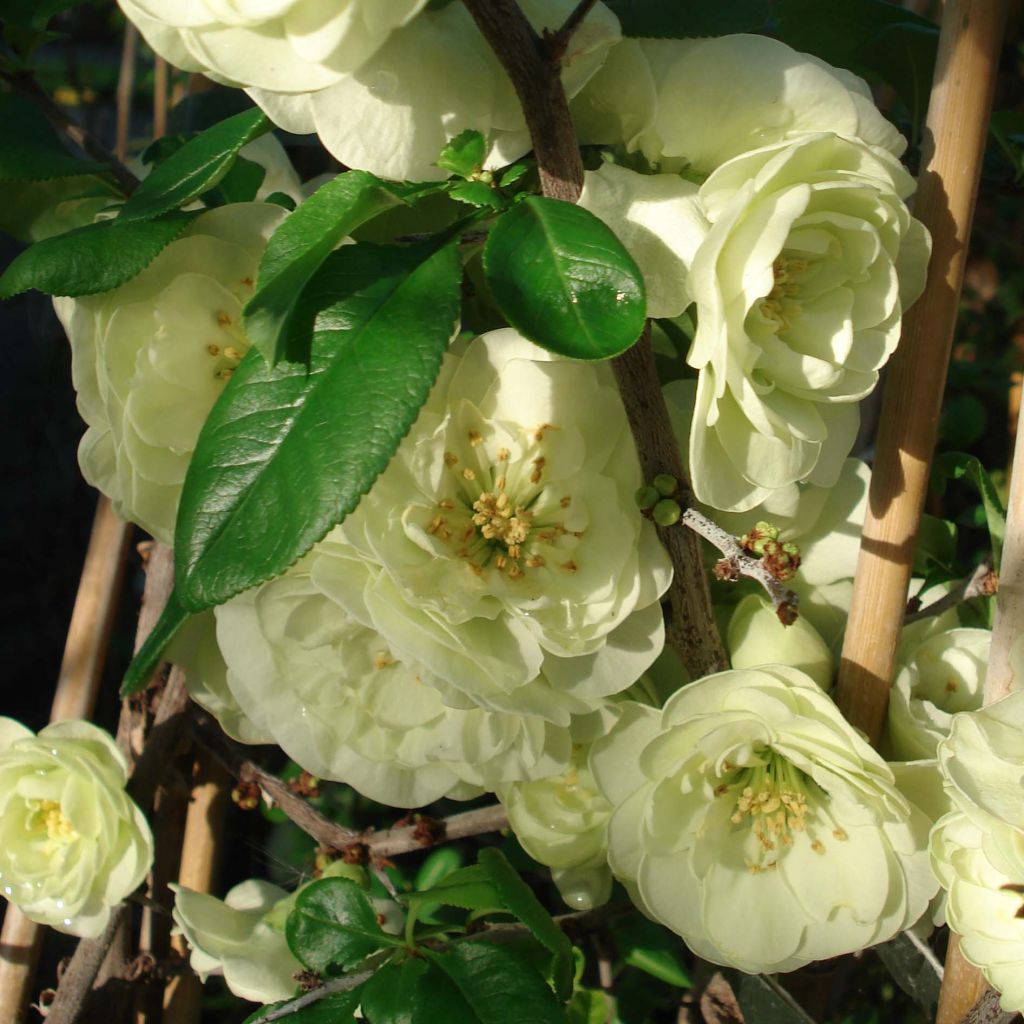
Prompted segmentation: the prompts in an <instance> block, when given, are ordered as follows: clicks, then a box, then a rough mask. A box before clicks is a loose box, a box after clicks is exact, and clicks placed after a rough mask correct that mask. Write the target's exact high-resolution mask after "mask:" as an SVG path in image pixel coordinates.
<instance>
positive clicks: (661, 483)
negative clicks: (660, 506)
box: [654, 473, 679, 498]
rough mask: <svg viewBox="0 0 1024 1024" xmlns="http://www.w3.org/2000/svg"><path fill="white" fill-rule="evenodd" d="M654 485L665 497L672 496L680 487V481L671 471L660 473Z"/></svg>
mask: <svg viewBox="0 0 1024 1024" xmlns="http://www.w3.org/2000/svg"><path fill="white" fill-rule="evenodd" d="M654 486H655V488H656V489H657V491H658V493H659V494H660V495H661V496H662V497H663V498H671V497H672V495H673V494H675V493H676V491H677V490H678V489H679V481H678V480H677V479H676V478H675V477H674V476H672V474H671V473H659V474H658V475H657V476H656V477H655V478H654Z"/></svg>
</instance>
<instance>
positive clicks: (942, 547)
mask: <svg viewBox="0 0 1024 1024" xmlns="http://www.w3.org/2000/svg"><path fill="white" fill-rule="evenodd" d="M955 562H956V524H955V523H951V522H949V520H947V519H939V518H938V517H937V516H933V515H929V514H928V513H927V512H925V513H924V514H923V515H922V516H921V522H920V524H919V525H918V528H917V544H916V546H915V548H914V574H915V575H916V576H925V575H928V574H929V573H931V572H932V570H935V569H936V568H937V569H939V570H941V572H942V573H945V574H947V578H948V575H950V574H952V573H953V571H954V564H955ZM940 575H941V573H940Z"/></svg>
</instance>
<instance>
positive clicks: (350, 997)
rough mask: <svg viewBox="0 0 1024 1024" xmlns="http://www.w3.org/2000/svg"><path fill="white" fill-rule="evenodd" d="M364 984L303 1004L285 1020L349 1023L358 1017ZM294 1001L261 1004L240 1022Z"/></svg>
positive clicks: (295, 1023)
mask: <svg viewBox="0 0 1024 1024" xmlns="http://www.w3.org/2000/svg"><path fill="white" fill-rule="evenodd" d="M364 988H365V985H360V986H359V987H357V988H354V989H352V991H351V992H333V993H331V995H329V996H324V997H323V999H318V1000H317V1001H316V1002H315V1003H310V1004H309V1005H308V1006H303V1007H302V1008H301V1009H299V1010H296V1011H295V1012H294V1013H289V1014H288V1016H287V1017H286V1018H284V1019H285V1020H287V1021H288V1024H349V1022H350V1021H355V1020H357V1019H358V1018H357V1017H356V1016H355V1012H356V1010H357V1009H358V1008H359V1001H360V999H361V998H362V994H363V991H364ZM293 1002H295V1000H294V999H283V1000H282V1001H281V1002H279V1003H271V1004H270V1005H269V1006H261V1007H260V1008H259V1009H258V1010H257V1011H256V1012H255V1013H250V1014H249V1016H248V1017H246V1018H245V1020H244V1021H243V1022H242V1024H250V1022H254V1021H258V1020H260V1019H261V1018H262V1017H265V1016H266V1015H267V1014H268V1013H271V1012H273V1011H274V1010H280V1009H281V1007H282V1006H287V1005H288V1004H289V1003H293Z"/></svg>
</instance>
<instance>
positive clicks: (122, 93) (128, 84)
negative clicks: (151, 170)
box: [114, 21, 139, 160]
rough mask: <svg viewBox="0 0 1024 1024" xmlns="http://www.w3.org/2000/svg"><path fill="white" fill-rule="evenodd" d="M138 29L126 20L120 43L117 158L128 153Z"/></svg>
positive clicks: (115, 151)
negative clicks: (122, 38)
mask: <svg viewBox="0 0 1024 1024" xmlns="http://www.w3.org/2000/svg"><path fill="white" fill-rule="evenodd" d="M138 42H139V30H138V29H137V28H136V27H135V25H134V24H133V23H132V22H130V21H129V22H128V23H127V25H126V26H125V30H124V40H123V41H122V43H121V70H120V72H119V74H118V76H117V134H116V135H115V136H114V138H115V142H114V153H115V154H116V155H117V158H118V160H124V159H125V157H126V156H127V155H128V135H129V134H130V132H131V126H132V97H133V95H134V94H135V55H136V51H137V50H138Z"/></svg>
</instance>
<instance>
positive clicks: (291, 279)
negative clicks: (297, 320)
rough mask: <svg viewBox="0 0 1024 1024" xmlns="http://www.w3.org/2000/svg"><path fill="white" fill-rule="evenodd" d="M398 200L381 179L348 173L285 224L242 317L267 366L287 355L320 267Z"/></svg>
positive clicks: (323, 187) (275, 235)
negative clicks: (292, 331) (302, 304)
mask: <svg viewBox="0 0 1024 1024" xmlns="http://www.w3.org/2000/svg"><path fill="white" fill-rule="evenodd" d="M399 201H400V200H399V198H398V197H397V196H396V194H395V192H394V190H392V189H390V188H388V186H386V185H385V184H384V182H382V181H381V180H380V179H379V178H376V177H374V176H373V175H372V174H368V173H367V172H366V171H348V172H347V173H345V174H339V175H338V177H336V178H334V179H333V180H332V181H329V182H327V184H326V185H321V187H320V188H318V189H317V190H316V192H314V193H313V194H312V195H311V196H310V197H309V198H308V199H307V200H306V201H305V202H304V203H303V204H302V205H301V206H300V207H299V208H298V209H297V210H296V211H295V212H294V213H293V214H292V215H291V216H290V217H287V218H286V219H285V220H284V221H282V222H281V225H280V226H279V227H278V229H277V230H276V231H275V232H274V233H273V234H272V235H271V236H270V241H269V242H268V243H267V248H266V249H265V250H264V253H263V258H262V259H261V260H260V269H259V275H258V277H257V279H256V290H255V292H254V293H253V296H252V298H251V299H250V300H249V302H248V303H247V304H246V307H245V312H244V314H243V327H244V330H245V333H246V336H247V337H248V338H249V340H250V341H251V342H252V343H253V344H254V345H255V346H256V347H257V348H258V349H259V350H260V351H261V352H262V353H263V356H264V358H265V359H266V360H267V362H268V363H270V364H274V363H276V362H277V360H278V359H279V358H281V356H282V355H283V350H284V344H285V341H286V339H287V337H288V330H289V325H290V323H291V320H292V317H293V316H294V313H295V309H296V306H297V305H298V302H299V297H300V295H301V294H302V290H303V288H304V287H305V285H306V283H307V282H308V281H309V280H310V278H311V277H312V276H313V274H314V273H315V272H316V270H317V268H318V267H320V265H321V264H322V263H323V262H324V260H325V259H327V257H328V256H329V255H330V254H331V252H332V251H333V250H334V248H335V247H336V246H337V245H338V243H339V242H340V241H341V240H342V239H343V238H344V237H345V236H346V235H347V234H349V233H350V232H351V231H352V230H353V229H355V228H357V227H358V226H359V225H360V224H362V223H363V222H364V221H367V220H369V219H370V218H371V217H375V216H376V215H377V214H378V213H381V212H382V211H384V210H386V209H388V208H389V207H391V206H394V205H395V204H396V203H397V202H399Z"/></svg>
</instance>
